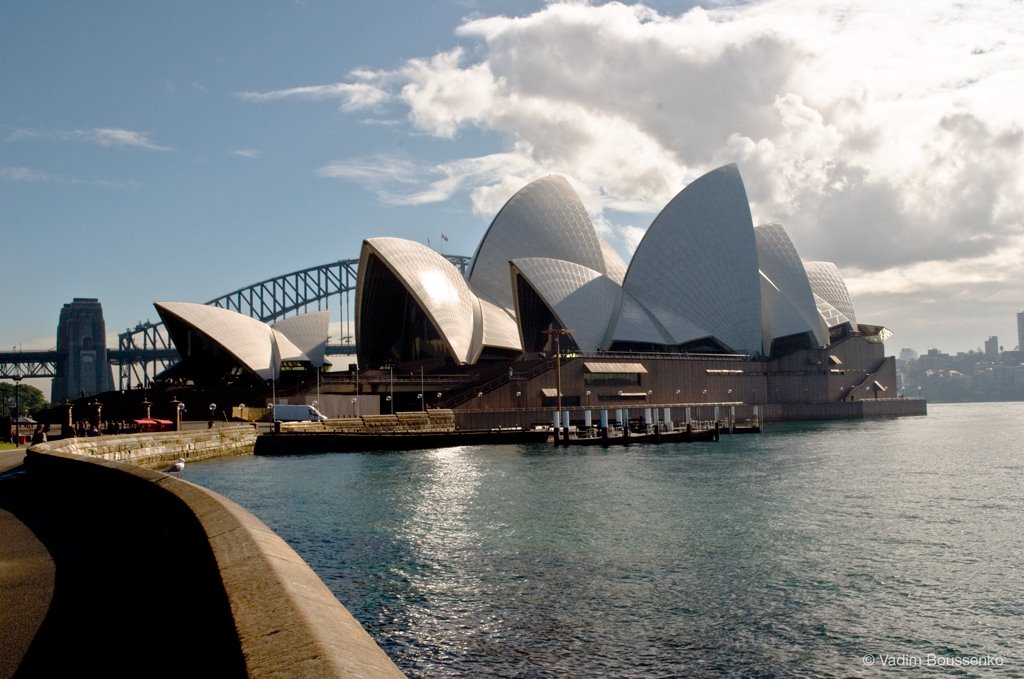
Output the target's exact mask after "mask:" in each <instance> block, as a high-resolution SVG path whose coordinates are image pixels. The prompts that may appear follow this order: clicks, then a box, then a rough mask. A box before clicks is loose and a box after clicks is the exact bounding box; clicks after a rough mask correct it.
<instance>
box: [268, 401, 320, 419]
mask: <svg viewBox="0 0 1024 679" xmlns="http://www.w3.org/2000/svg"><path fill="white" fill-rule="evenodd" d="M273 417H274V420H278V421H281V422H323V421H324V420H326V419H327V416H326V415H324V414H323V413H322V412H320V411H319V410H317V409H316V408H314V407H313V406H310V405H301V404H300V405H288V404H285V403H279V404H277V405H276V406H274V415H273Z"/></svg>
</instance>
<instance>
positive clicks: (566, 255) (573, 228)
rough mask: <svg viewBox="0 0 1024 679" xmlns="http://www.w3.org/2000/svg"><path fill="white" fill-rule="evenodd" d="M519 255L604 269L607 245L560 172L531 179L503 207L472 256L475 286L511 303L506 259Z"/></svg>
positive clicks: (471, 275) (493, 298)
mask: <svg viewBox="0 0 1024 679" xmlns="http://www.w3.org/2000/svg"><path fill="white" fill-rule="evenodd" d="M521 257H552V258H555V259H563V260H566V261H569V262H575V263H576V264H580V265H582V266H586V267H589V268H591V269H594V270H596V271H599V272H601V273H604V272H605V270H606V265H605V250H604V248H603V247H602V245H601V241H600V239H599V238H598V237H597V233H596V232H595V231H594V225H593V224H592V223H591V221H590V217H589V215H587V211H586V209H585V208H584V207H583V203H582V202H581V201H580V199H579V196H577V195H576V192H575V191H573V189H572V187H571V186H570V185H569V182H568V181H566V180H565V179H564V178H563V177H558V176H554V175H552V176H548V177H543V178H542V179H538V180H536V181H534V182H531V183H530V184H527V185H526V186H525V187H523V188H522V189H520V190H519V191H518V192H517V193H516V194H515V195H514V196H512V197H511V198H510V199H509V200H508V202H507V203H505V205H504V207H502V208H501V211H500V212H498V214H497V216H496V217H495V218H494V221H493V222H491V226H490V228H488V229H487V233H486V234H485V235H484V238H483V240H482V241H481V242H480V247H479V248H478V249H477V251H476V255H475V256H474V258H473V265H472V268H471V269H470V271H469V277H468V278H469V285H470V287H471V288H472V290H473V292H475V293H476V294H477V295H479V296H480V297H483V298H484V299H487V300H488V301H491V302H493V303H495V304H497V305H498V306H501V307H504V308H506V309H512V307H513V304H514V302H513V295H512V287H511V282H510V280H509V275H508V263H509V262H510V261H511V260H513V259H519V258H521Z"/></svg>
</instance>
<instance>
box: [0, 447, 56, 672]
mask: <svg viewBox="0 0 1024 679" xmlns="http://www.w3.org/2000/svg"><path fill="white" fill-rule="evenodd" d="M24 458H25V449H24V448H16V449H14V450H3V451H0V677H13V676H14V673H15V671H16V670H17V669H18V666H19V665H21V661H22V659H23V658H24V657H25V654H26V653H27V651H28V649H29V646H30V645H31V643H32V640H33V639H34V638H35V636H36V633H37V632H38V631H39V628H40V627H41V626H42V624H43V619H44V618H45V617H46V612H47V610H49V608H50V602H51V601H52V600H53V585H54V577H55V571H54V565H53V558H52V557H51V556H50V553H49V552H48V551H47V550H46V547H45V546H43V543H42V542H40V541H39V539H38V538H37V537H36V536H35V534H34V533H33V532H32V531H31V530H30V529H29V527H28V526H26V525H25V524H24V523H23V522H22V521H21V519H19V518H18V516H17V515H16V514H15V513H14V512H21V510H22V509H23V506H24V498H23V497H21V495H22V493H21V490H22V488H23V487H24V483H23V480H22V479H21V478H20V477H21V476H22V474H23V470H22V469H21V464H22V460H23V459H24Z"/></svg>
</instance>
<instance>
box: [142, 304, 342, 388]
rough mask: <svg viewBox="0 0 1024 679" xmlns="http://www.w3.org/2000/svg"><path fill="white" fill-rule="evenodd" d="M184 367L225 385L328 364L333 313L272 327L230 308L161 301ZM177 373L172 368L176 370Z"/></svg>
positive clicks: (163, 316) (162, 316)
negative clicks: (227, 381)
mask: <svg viewBox="0 0 1024 679" xmlns="http://www.w3.org/2000/svg"><path fill="white" fill-rule="evenodd" d="M155 306H156V310H157V313H158V314H160V319H161V320H162V321H163V322H164V325H165V326H166V327H167V331H168V334H169V335H170V338H171V341H172V342H173V343H174V346H175V348H176V349H177V350H178V354H179V355H180V357H181V360H182V362H181V363H180V364H179V366H180V367H178V368H177V370H178V371H179V372H183V373H188V374H189V375H191V376H199V377H205V378H206V380H207V381H215V380H223V379H224V378H225V377H228V376H231V375H232V374H234V375H235V376H236V378H237V380H240V381H245V380H247V379H249V380H253V381H257V382H258V381H266V380H277V379H280V378H281V373H282V371H283V370H287V369H289V368H298V369H305V368H308V367H313V368H320V367H322V366H323V365H324V363H325V350H326V346H327V325H328V322H329V320H330V312H328V311H318V312H314V313H309V314H303V315H301V316H293V317H291V318H287V319H284V320H282V321H279V322H277V323H275V324H273V325H268V324H266V323H263V322H262V321H259V320H257V319H255V318H251V317H249V316H246V315H244V314H240V313H238V312H235V311H231V310H229V309H222V308H220V307H215V306H210V305H208V304H193V303H190V302H157V303H156V304H155ZM172 370H173V369H172Z"/></svg>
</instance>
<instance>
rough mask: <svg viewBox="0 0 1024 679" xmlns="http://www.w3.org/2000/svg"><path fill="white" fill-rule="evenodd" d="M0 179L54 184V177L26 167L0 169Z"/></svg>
mask: <svg viewBox="0 0 1024 679" xmlns="http://www.w3.org/2000/svg"><path fill="white" fill-rule="evenodd" d="M0 179H3V180H4V181H9V182H54V181H56V180H57V178H56V177H54V175H52V174H49V173H46V172H39V171H38V170H33V169H31V168H28V167H21V166H17V167H0Z"/></svg>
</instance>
